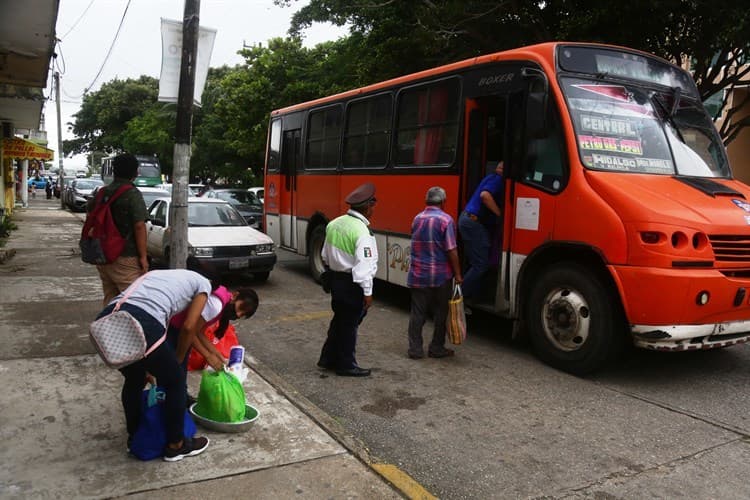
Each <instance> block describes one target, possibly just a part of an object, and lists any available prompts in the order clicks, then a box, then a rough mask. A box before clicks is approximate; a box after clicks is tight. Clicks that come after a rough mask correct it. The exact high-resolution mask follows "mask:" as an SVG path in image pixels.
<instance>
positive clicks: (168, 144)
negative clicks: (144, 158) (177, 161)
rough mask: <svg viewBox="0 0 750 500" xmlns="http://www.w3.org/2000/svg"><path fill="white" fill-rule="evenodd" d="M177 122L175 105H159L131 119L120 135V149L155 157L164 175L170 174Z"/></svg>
mask: <svg viewBox="0 0 750 500" xmlns="http://www.w3.org/2000/svg"><path fill="white" fill-rule="evenodd" d="M176 121H177V106H176V105H175V104H172V103H169V104H163V103H159V104H158V105H154V106H152V107H150V108H148V109H146V110H145V111H144V112H143V113H142V114H141V115H139V116H136V117H134V118H133V119H131V120H130V121H129V122H128V123H127V126H126V127H125V130H124V132H123V133H122V135H121V138H122V149H124V150H125V151H130V152H131V153H137V154H142V155H149V156H151V155H156V156H158V157H159V162H160V163H161V166H162V171H163V173H165V174H168V175H169V174H171V173H172V159H173V156H174V129H175V124H176Z"/></svg>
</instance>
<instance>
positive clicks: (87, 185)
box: [76, 179, 102, 189]
mask: <svg viewBox="0 0 750 500" xmlns="http://www.w3.org/2000/svg"><path fill="white" fill-rule="evenodd" d="M101 185H102V181H99V180H96V179H90V180H85V181H82V180H79V181H76V189H94V188H95V187H97V186H101Z"/></svg>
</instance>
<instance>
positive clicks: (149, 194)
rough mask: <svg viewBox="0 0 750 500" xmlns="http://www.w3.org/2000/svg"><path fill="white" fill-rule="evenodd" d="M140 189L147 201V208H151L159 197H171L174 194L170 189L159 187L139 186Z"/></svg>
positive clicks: (144, 199)
mask: <svg viewBox="0 0 750 500" xmlns="http://www.w3.org/2000/svg"><path fill="white" fill-rule="evenodd" d="M138 191H140V192H141V194H142V195H143V201H145V202H146V208H149V207H150V206H151V204H152V203H153V202H154V201H155V200H156V199H157V198H169V197H170V196H172V194H171V193H170V192H169V191H167V190H166V189H161V188H159V187H148V186H138Z"/></svg>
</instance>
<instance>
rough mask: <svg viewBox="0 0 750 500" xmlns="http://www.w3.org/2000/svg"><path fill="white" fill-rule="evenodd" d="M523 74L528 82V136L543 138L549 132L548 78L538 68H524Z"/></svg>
mask: <svg viewBox="0 0 750 500" xmlns="http://www.w3.org/2000/svg"><path fill="white" fill-rule="evenodd" d="M521 74H522V75H523V77H524V78H525V79H526V82H527V99H526V134H527V136H528V137H542V136H544V135H545V134H546V132H547V98H548V95H549V83H548V82H547V76H546V75H545V74H544V73H543V72H542V71H541V70H538V69H536V68H523V69H522V71H521Z"/></svg>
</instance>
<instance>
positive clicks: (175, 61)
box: [159, 18, 216, 106]
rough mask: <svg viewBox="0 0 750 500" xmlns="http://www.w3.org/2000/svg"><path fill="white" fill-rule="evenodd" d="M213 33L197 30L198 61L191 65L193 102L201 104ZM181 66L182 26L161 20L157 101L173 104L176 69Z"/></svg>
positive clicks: (178, 70) (214, 31)
mask: <svg viewBox="0 0 750 500" xmlns="http://www.w3.org/2000/svg"><path fill="white" fill-rule="evenodd" d="M215 39H216V30H215V29H212V28H204V27H203V26H201V27H200V28H199V30H198V57H197V59H196V65H195V91H194V92H193V100H194V102H195V104H196V105H197V106H200V104H201V95H202V94H203V88H204V87H205V86H206V77H207V76H208V65H209V63H210V62H211V52H213V50H214V40H215ZM181 63H182V23H181V22H180V21H173V20H171V19H164V18H162V20H161V76H160V77H159V101H163V102H177V94H178V92H179V87H180V65H181Z"/></svg>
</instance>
